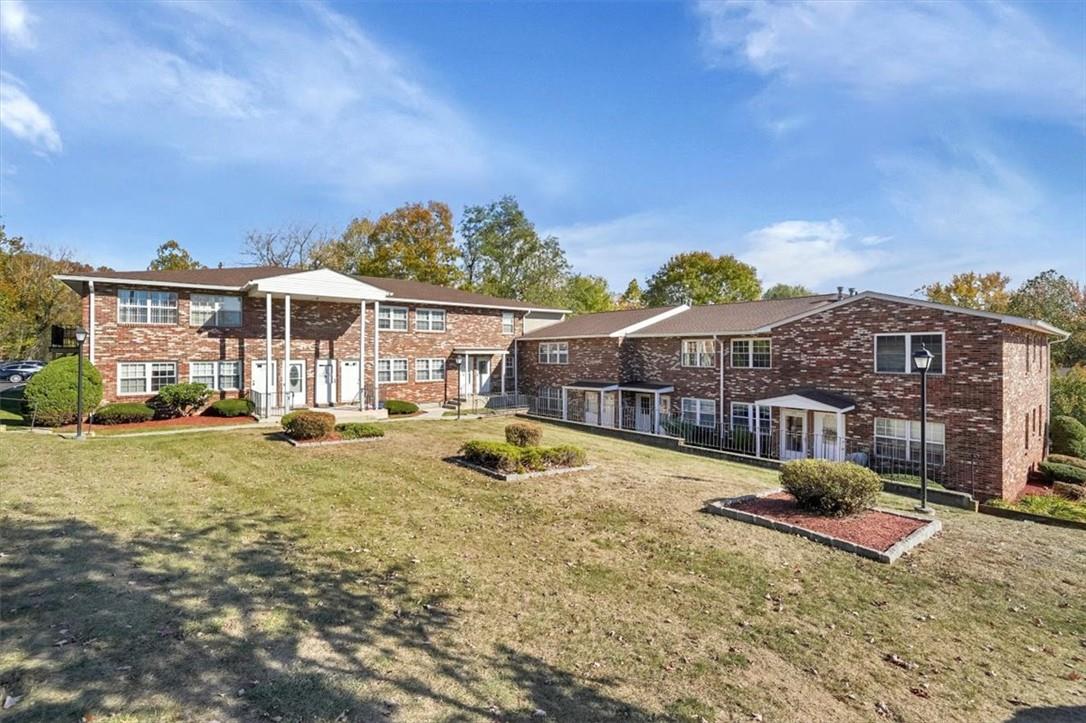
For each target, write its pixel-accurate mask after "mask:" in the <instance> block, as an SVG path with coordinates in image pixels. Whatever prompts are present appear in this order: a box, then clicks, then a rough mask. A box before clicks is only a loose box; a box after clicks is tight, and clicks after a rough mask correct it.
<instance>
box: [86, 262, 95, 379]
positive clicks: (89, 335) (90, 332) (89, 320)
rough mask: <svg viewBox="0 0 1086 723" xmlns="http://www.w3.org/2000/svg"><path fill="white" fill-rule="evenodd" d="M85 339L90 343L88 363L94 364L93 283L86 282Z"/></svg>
mask: <svg viewBox="0 0 1086 723" xmlns="http://www.w3.org/2000/svg"><path fill="white" fill-rule="evenodd" d="M87 291H88V293H87V302H88V303H87V327H88V329H87V339H88V341H89V342H90V349H89V354H90V363H91V364H93V363H94V282H93V281H88V282H87Z"/></svg>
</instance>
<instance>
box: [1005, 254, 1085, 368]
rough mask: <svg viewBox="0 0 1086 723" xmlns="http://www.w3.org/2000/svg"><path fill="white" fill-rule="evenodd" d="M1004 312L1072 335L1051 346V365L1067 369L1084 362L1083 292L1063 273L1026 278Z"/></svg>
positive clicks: (1042, 274)
mask: <svg viewBox="0 0 1086 723" xmlns="http://www.w3.org/2000/svg"><path fill="white" fill-rule="evenodd" d="M1007 311H1008V312H1009V313H1011V314H1014V315H1015V316H1024V317H1026V318H1029V319H1040V320H1041V321H1047V322H1048V323H1049V324H1052V325H1053V326H1057V327H1059V328H1060V329H1063V330H1064V331H1066V332H1068V333H1070V334H1071V337H1070V338H1069V339H1068V340H1067V341H1065V342H1063V343H1060V344H1054V345H1053V346H1052V362H1053V363H1054V364H1056V365H1057V366H1064V367H1069V366H1073V365H1075V364H1079V363H1083V362H1086V293H1084V290H1083V288H1082V287H1081V286H1080V285H1079V284H1077V283H1075V282H1074V281H1072V280H1071V279H1069V278H1067V277H1066V276H1064V275H1063V274H1060V273H1057V272H1056V271H1055V270H1053V269H1049V270H1048V271H1045V272H1043V273H1040V274H1038V275H1037V276H1034V277H1033V278H1032V279H1029V280H1028V281H1026V282H1025V283H1023V284H1022V286H1020V287H1019V288H1018V290H1017V291H1015V292H1014V294H1012V295H1011V299H1010V303H1009V304H1008V305H1007Z"/></svg>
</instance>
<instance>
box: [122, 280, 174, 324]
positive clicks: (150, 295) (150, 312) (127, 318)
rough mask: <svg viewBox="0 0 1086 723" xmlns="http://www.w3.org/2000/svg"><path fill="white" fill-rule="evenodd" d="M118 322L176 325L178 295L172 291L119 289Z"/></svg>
mask: <svg viewBox="0 0 1086 723" xmlns="http://www.w3.org/2000/svg"><path fill="white" fill-rule="evenodd" d="M117 320H118V321H119V322H120V323H122V324H176V323H177V294H176V293H174V292H172V291H146V290H143V289H119V290H118V291H117Z"/></svg>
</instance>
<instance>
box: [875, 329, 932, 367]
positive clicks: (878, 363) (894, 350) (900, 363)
mask: <svg viewBox="0 0 1086 723" xmlns="http://www.w3.org/2000/svg"><path fill="white" fill-rule="evenodd" d="M921 346H923V347H925V348H926V349H927V350H928V351H930V352H931V353H932V356H933V358H932V360H931V366H930V367H929V368H928V373H929V374H942V373H943V334H942V333H941V332H940V333H936V334H876V335H875V371H876V372H879V373H880V374H919V373H920V372H918V371H917V370H916V368H915V365H914V364H913V353H914V352H917V351H919V350H920V347H921Z"/></svg>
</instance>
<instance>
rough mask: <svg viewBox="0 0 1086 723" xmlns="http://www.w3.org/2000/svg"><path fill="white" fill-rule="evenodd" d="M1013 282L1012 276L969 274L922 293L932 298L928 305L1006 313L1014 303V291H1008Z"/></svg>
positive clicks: (929, 298)
mask: <svg viewBox="0 0 1086 723" xmlns="http://www.w3.org/2000/svg"><path fill="white" fill-rule="evenodd" d="M1010 280H1011V278H1010V277H1009V276H1007V275H1006V274H1001V273H1000V272H998V271H992V272H991V273H987V274H978V273H976V272H974V271H968V272H966V273H962V274H954V275H953V276H951V277H950V281H948V282H947V283H945V284H944V283H940V282H938V281H936V282H935V283H934V284H928V285H927V286H924V287H921V289H920V290H921V291H923V292H924V294H925V295H926V296H927V297H928V301H935V302H937V303H940V304H950V305H952V306H962V307H965V308H966V309H980V310H981V311H992V312H995V313H1003V312H1005V311H1006V310H1007V304H1009V303H1010V300H1011V294H1010V291H1008V289H1007V284H1009V283H1010Z"/></svg>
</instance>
